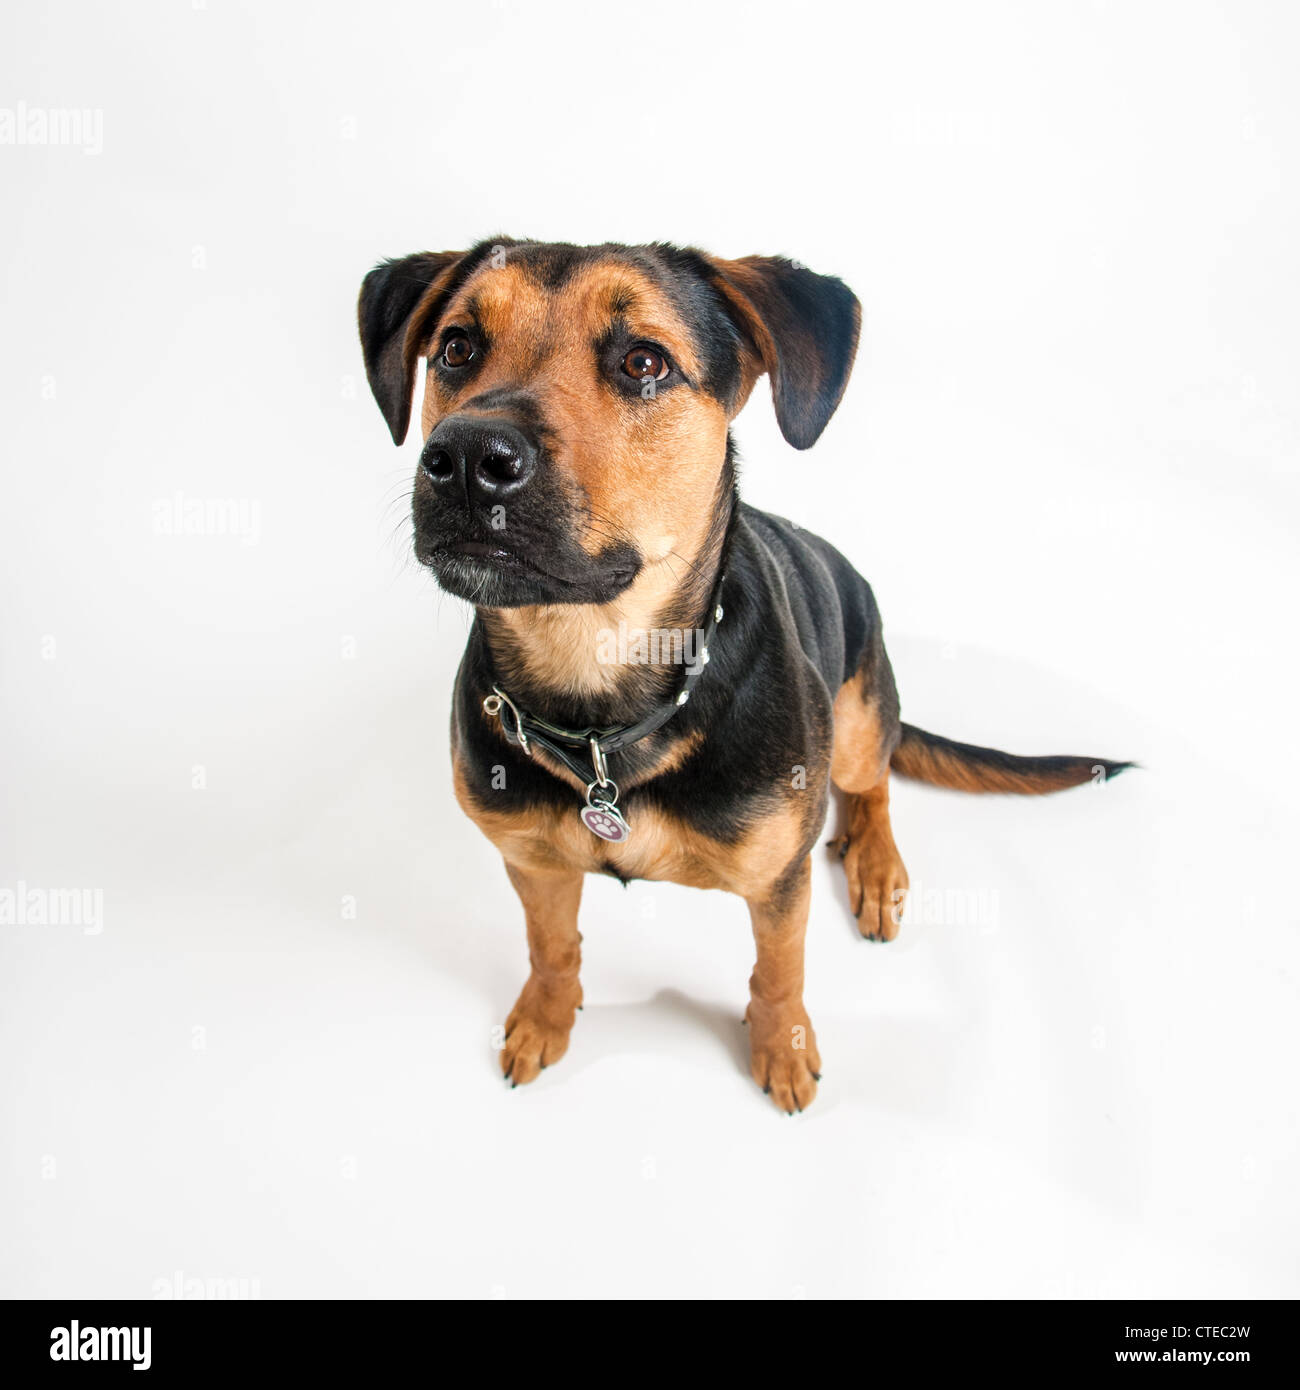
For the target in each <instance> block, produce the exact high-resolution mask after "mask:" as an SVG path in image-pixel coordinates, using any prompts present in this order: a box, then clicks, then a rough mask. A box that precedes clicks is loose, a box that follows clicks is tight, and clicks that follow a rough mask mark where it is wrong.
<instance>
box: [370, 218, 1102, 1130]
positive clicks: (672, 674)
mask: <svg viewBox="0 0 1300 1390" xmlns="http://www.w3.org/2000/svg"><path fill="white" fill-rule="evenodd" d="M359 317H360V328H361V340H362V346H363V349H364V354H365V361H366V370H367V374H368V376H369V379H370V384H371V387H372V389H373V390H374V393H375V397H376V399H377V400H378V402H379V406H380V409H381V410H382V411H383V413H384V417H385V419H386V420H387V421H388V426H389V428H390V430H391V431H392V434H393V439H394V440H395V441H396V442H397V443H399V444H400V443H401V442H402V440H403V439H404V438H405V435H406V431H407V425H408V421H409V417H410V412H411V401H412V396H413V392H414V387H415V380H416V372H417V370H418V367H419V363H420V360H421V359H427V376H426V385H425V391H424V410H423V431H424V436H425V443H424V450H423V453H422V454H421V456H420V466H419V469H418V472H417V475H416V480H415V489H414V494H413V508H414V517H415V546H416V553H417V556H418V558H419V560H420V561H421V563H423V564H425V565H427V566H428V567H429V568H430V569H431V570H432V571H433V573H434V575H435V576H436V577H437V579H438V582H439V583H440V584H441V585H442V587H443V588H444V589H447V590H448V591H449V592H451V593H453V594H457V595H459V596H460V597H462V598H465V599H468V600H469V601H470V602H471V603H473V604H474V605H475V608H476V612H477V617H476V621H475V623H474V625H473V629H472V631H471V633H470V637H469V644H468V646H467V648H466V651H465V655H464V659H463V661H462V663H461V667H460V674H459V676H458V679H457V684H456V692H455V697H454V702H453V716H452V758H453V763H454V779H455V787H456V795H457V798H458V799H459V801H460V804H461V806H462V807H463V808H464V810H465V812H466V813H467V814H468V815H469V817H470V818H471V819H472V820H473V821H474V822H475V823H476V824H477V825H478V826H479V828H480V829H481V830H482V831H483V832H484V834H486V835H487V836H488V838H489V839H490V840H491V841H492V842H493V843H494V844H495V845H496V846H497V848H498V849H499V850H500V851H501V854H502V856H503V857H504V859H505V864H506V872H507V873H508V874H509V876H510V881H511V882H512V883H513V884H514V886H515V889H516V891H517V892H518V894H519V897H520V898H521V900H522V901H523V905H524V914H525V917H526V921H527V929H528V952H529V959H530V961H531V965H532V971H531V974H530V975H529V978H528V981H527V983H526V984H525V985H524V988H523V992H522V993H521V994H520V996H519V999H518V1000H517V1002H516V1003H515V1006H514V1009H513V1010H512V1011H511V1013H510V1016H509V1019H508V1021H507V1025H506V1030H507V1031H506V1040H505V1046H504V1050H503V1052H502V1056H501V1062H502V1067H503V1069H504V1071H505V1074H506V1076H507V1077H508V1078H509V1079H510V1080H511V1081H512V1082H514V1083H515V1084H518V1083H521V1082H526V1081H532V1080H533V1079H534V1078H535V1077H536V1076H537V1074H538V1072H539V1071H540V1070H541V1069H542V1068H543V1067H546V1066H549V1065H550V1064H551V1063H553V1062H557V1061H559V1059H560V1058H561V1057H562V1056H563V1055H564V1052H565V1050H566V1048H567V1047H568V1044H569V1032H570V1029H571V1028H572V1027H573V1022H574V1015H575V1011H576V1010H577V1009H578V1008H579V1007H580V1005H581V1003H582V987H581V985H580V984H579V982H578V969H579V942H580V940H581V937H580V935H579V933H578V901H579V898H580V896H581V893H582V881H583V875H584V874H587V873H606V874H612V875H614V876H615V877H617V878H619V879H622V880H624V881H626V880H629V879H634V878H647V879H670V880H672V881H674V882H677V883H685V884H690V885H692V886H694V887H699V888H724V889H727V890H728V891H730V892H733V893H738V894H740V896H741V897H743V898H744V899H745V901H746V902H747V903H748V905H749V909H750V913H751V916H752V919H753V928H754V939H755V942H756V943H757V964H756V965H755V968H754V973H753V977H752V978H751V980H750V1002H749V1008H748V1010H747V1013H746V1018H747V1021H748V1023H749V1027H750V1052H751V1066H752V1071H753V1075H754V1079H755V1080H756V1081H757V1082H758V1083H759V1085H760V1086H762V1087H763V1089H764V1090H765V1091H767V1092H768V1093H769V1094H770V1095H771V1097H772V1099H773V1100H774V1101H775V1102H776V1104H777V1105H778V1106H779V1107H780V1108H781V1109H782V1110H785V1111H788V1112H793V1111H794V1110H796V1109H803V1108H804V1107H806V1106H807V1105H808V1104H809V1103H810V1102H811V1101H812V1099H813V1097H814V1095H815V1094H816V1090H817V1081H818V1074H819V1072H820V1069H821V1062H820V1060H819V1057H818V1052H817V1043H816V1040H815V1038H814V1035H813V1030H812V1025H811V1023H810V1022H809V1019H808V1015H807V1013H806V1012H805V1010H804V1005H803V997H802V996H803V956H804V927H805V923H806V921H807V916H808V901H809V881H810V862H811V861H810V857H809V856H810V851H811V850H812V848H813V846H814V845H815V844H816V842H817V839H818V836H819V834H820V832H821V829H822V825H823V822H824V820H825V817H826V810H827V800H828V795H829V784H830V783H831V782H834V783H835V785H836V786H837V787H839V788H840V789H841V790H842V791H844V792H846V793H847V794H848V797H849V808H850V811H849V821H848V830H847V833H846V834H845V835H844V837H843V839H842V841H841V842H840V848H841V853H842V858H843V863H844V870H845V873H846V874H847V875H848V880H849V894H850V898H851V901H852V905H853V910H854V912H855V914H856V915H857V919H858V924H859V927H860V930H861V932H862V934H863V935H864V936H866V937H868V938H869V939H871V940H874V941H888V940H890V939H891V938H893V937H894V936H895V935H896V934H897V931H898V912H899V907H900V904H901V899H902V896H903V893H904V891H905V889H906V887H907V873H906V871H905V870H904V868H903V863H902V860H901V859H900V858H899V855H898V850H897V849H896V848H895V845H894V838H893V835H892V833H891V831H890V825H889V775H890V772H891V771H893V772H897V773H898V774H900V775H901V776H903V777H914V778H919V779H921V780H922V781H926V782H932V783H934V784H936V785H938V786H942V787H952V788H958V789H962V790H966V791H983V792H989V791H998V792H1048V791H1056V790H1058V789H1060V788H1063V787H1071V786H1076V785H1078V784H1079V783H1082V782H1086V781H1089V780H1098V779H1100V778H1103V777H1109V776H1111V775H1113V774H1114V773H1116V772H1118V771H1120V770H1122V769H1123V768H1124V767H1126V766H1128V764H1125V763H1113V762H1107V761H1105V760H1103V759H1100V758H1080V757H1050V758H1021V757H1014V756H1012V755H1010V754H1007V753H1000V752H996V751H994V750H991V749H987V748H975V747H971V746H969V745H966V744H960V743H953V742H951V741H949V740H947V739H944V738H939V737H937V736H935V735H933V734H928V733H925V732H923V731H922V730H920V729H916V728H913V727H912V726H911V725H908V724H903V723H900V722H899V712H898V696H897V694H896V692H895V688H894V678H893V674H892V672H891V670H890V666H889V660H888V658H887V657H886V655H885V648H884V643H883V641H882V637H881V624H880V616H879V614H878V612H877V609H876V604H875V600H874V599H873V597H872V593H871V589H870V588H869V587H868V585H867V583H866V581H865V580H864V579H862V578H861V576H860V575H858V573H857V572H856V571H855V570H854V569H853V567H852V566H851V565H850V564H849V562H848V561H847V560H845V559H844V558H843V556H841V555H840V554H839V553H838V552H837V551H836V550H834V549H833V548H832V547H831V546H830V545H828V544H827V543H826V542H825V541H823V540H820V539H818V538H817V537H816V536H812V535H809V534H808V533H807V532H804V531H800V530H798V529H797V528H796V527H794V526H792V525H791V524H790V523H789V522H786V521H781V520H778V519H777V518H775V517H771V516H768V515H766V514H765V513H763V512H759V511H755V510H754V509H753V508H752V507H748V506H745V505H744V504H742V503H741V502H740V501H739V500H738V498H737V495H736V470H735V461H734V453H733V447H732V441H731V436H730V432H729V425H730V422H731V420H732V418H733V417H734V416H735V415H736V413H737V412H738V411H739V410H740V408H741V407H742V406H743V405H744V404H745V401H746V399H747V398H748V396H749V394H750V391H751V390H752V389H753V386H754V383H755V381H756V380H757V379H758V377H760V376H761V375H762V374H763V373H764V372H766V373H767V375H768V377H769V379H770V381H771V385H772V396H773V400H774V402H775V405H776V415H777V420H778V422H779V424H780V427H781V431H782V433H783V434H784V435H785V437H786V439H787V440H788V441H789V442H790V443H791V444H792V445H794V447H795V448H797V449H807V448H809V447H810V446H811V445H812V444H814V443H815V442H816V440H817V438H818V436H819V435H820V434H821V432H822V430H823V429H824V428H825V426H826V423H827V421H828V420H829V419H830V417H831V415H832V413H833V412H834V410H835V408H836V406H837V405H838V404H839V401H840V397H841V396H842V395H843V392H844V388H845V384H846V383H847V381H848V376H849V371H850V368H851V367H852V364H853V357H854V352H855V350H856V347H857V341H858V324H859V306H858V302H857V300H856V299H855V298H854V296H853V294H852V293H851V292H850V291H849V290H848V289H847V288H846V287H845V286H844V285H843V284H842V283H841V282H840V281H839V280H836V279H833V278H830V277H827V276H822V275H815V274H813V273H812V272H811V271H809V270H807V269H805V268H804V267H802V266H800V265H798V264H797V263H795V262H791V261H787V260H781V259H777V258H773V257H764V256H753V257H746V258H744V259H742V260H734V261H727V260H719V259H715V258H714V257H711V256H707V255H704V254H702V253H701V252H698V251H693V250H682V249H679V248H677V247H673V246H665V245H653V246H632V247H629V246H616V245H607V246H595V247H577V246H568V245H549V244H539V243H535V242H519V241H512V240H500V241H497V242H491V243H484V244H482V245H480V246H477V247H475V248H474V249H473V250H471V251H467V252H460V251H456V252H441V253H433V254H430V253H426V254H419V255H413V256H408V257H406V258H404V259H402V260H396V261H388V262H385V263H384V264H382V265H380V266H378V267H377V268H376V269H375V270H373V271H371V273H370V274H369V275H368V276H367V277H366V279H365V283H364V286H363V287H362V291H361V302H360V311H359ZM611 634H619V637H618V639H617V640H612V638H611ZM701 643H702V645H700V644H701Z"/></svg>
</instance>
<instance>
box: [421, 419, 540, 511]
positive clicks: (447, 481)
mask: <svg viewBox="0 0 1300 1390" xmlns="http://www.w3.org/2000/svg"><path fill="white" fill-rule="evenodd" d="M420 467H421V468H422V469H423V470H424V471H425V473H426V474H427V475H428V477H429V480H430V481H431V482H432V483H433V485H434V486H435V487H436V488H437V489H438V491H439V492H440V493H445V494H447V495H449V496H450V495H458V496H460V497H463V498H464V499H465V501H466V502H503V501H504V500H505V499H506V498H507V497H513V496H514V495H515V493H517V492H519V491H520V490H521V489H522V488H523V487H525V486H526V485H527V483H528V480H529V478H531V477H532V476H533V474H534V472H536V470H537V448H536V446H535V445H534V444H533V443H532V441H531V440H529V438H528V437H527V436H526V435H525V434H524V432H523V431H522V430H518V429H516V428H515V427H514V426H513V425H511V424H507V423H506V422H505V421H504V420H484V419H473V418H470V417H468V416H456V415H451V416H449V417H448V418H447V419H445V420H443V421H442V423H441V424H439V425H438V426H437V427H436V428H435V429H434V431H433V433H432V434H430V435H429V438H428V439H427V440H426V441H425V444H424V452H423V453H422V454H421V455H420Z"/></svg>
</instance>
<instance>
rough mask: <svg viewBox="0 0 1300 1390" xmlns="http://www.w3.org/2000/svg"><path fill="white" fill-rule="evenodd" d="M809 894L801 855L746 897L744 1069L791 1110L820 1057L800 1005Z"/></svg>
mask: <svg viewBox="0 0 1300 1390" xmlns="http://www.w3.org/2000/svg"><path fill="white" fill-rule="evenodd" d="M811 896H812V861H811V859H809V858H808V857H807V856H806V855H805V856H804V858H803V859H802V860H800V862H799V863H798V864H797V865H796V866H795V867H794V868H793V869H791V870H790V871H789V872H788V873H786V874H785V875H783V876H782V877H781V878H780V879H778V880H777V882H776V883H774V884H772V885H770V886H769V887H767V888H766V889H765V890H764V891H763V893H761V894H760V895H758V896H756V897H753V898H747V899H746V901H747V902H748V904H749V915H750V919H751V920H752V922H753V925H754V943H755V945H756V946H757V948H758V959H757V961H756V963H755V965H754V973H753V975H752V976H751V977H750V980H749V1008H748V1009H747V1010H746V1011H745V1022H746V1023H748V1024H749V1069H750V1071H751V1072H752V1073H753V1076H754V1080H755V1081H757V1082H758V1084H759V1085H760V1086H761V1087H762V1088H763V1090H764V1091H766V1092H767V1094H768V1095H770V1096H771V1097H772V1100H773V1101H774V1102H775V1103H776V1105H777V1106H778V1108H780V1109H781V1110H784V1111H785V1112H786V1113H787V1114H789V1115H793V1114H794V1112H795V1111H796V1110H805V1109H807V1107H808V1106H810V1105H811V1104H812V1102H813V1100H814V1098H815V1097H816V1095H817V1082H818V1081H819V1080H820V1079H821V1076H820V1073H821V1066H822V1064H821V1058H820V1057H819V1056H818V1054H817V1039H816V1037H815V1036H814V1034H813V1029H812V1024H811V1023H810V1022H809V1020H808V1014H807V1013H806V1011H805V1010H804V1006H803V944H804V930H805V928H806V927H807V925H808V904H809V901H810V898H811Z"/></svg>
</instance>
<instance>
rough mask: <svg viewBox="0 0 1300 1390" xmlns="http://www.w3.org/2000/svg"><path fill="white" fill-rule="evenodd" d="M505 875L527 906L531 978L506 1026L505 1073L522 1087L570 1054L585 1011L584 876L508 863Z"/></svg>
mask: <svg viewBox="0 0 1300 1390" xmlns="http://www.w3.org/2000/svg"><path fill="white" fill-rule="evenodd" d="M506 872H507V873H508V874H509V875H510V882H511V883H513V884H514V886H515V892H516V893H518V894H519V899H520V901H521V902H522V903H523V905H524V917H525V919H526V923H527V928H528V959H529V962H530V964H531V965H532V972H531V974H530V975H529V976H528V982H527V983H526V984H525V985H524V987H523V990H522V991H521V992H520V995H519V998H518V999H517V1000H516V1001H515V1006H514V1008H513V1009H511V1010H510V1017H509V1018H508V1019H507V1020H506V1037H505V1045H504V1047H503V1048H502V1050H501V1070H502V1071H503V1072H505V1074H506V1079H507V1080H508V1081H510V1082H511V1083H512V1084H513V1085H515V1086H522V1085H523V1084H524V1083H525V1082H528V1081H532V1080H534V1079H535V1078H536V1076H537V1075H538V1073H539V1072H540V1071H541V1070H542V1069H543V1068H544V1067H549V1066H550V1065H551V1064H552V1063H553V1062H558V1061H559V1060H560V1058H561V1057H563V1056H564V1054H565V1052H567V1051H568V1048H569V1033H570V1031H571V1030H572V1028H573V1020H574V1016H575V1013H576V1011H577V1010H578V1009H580V1008H581V1007H582V986H581V985H580V984H579V983H578V970H579V967H580V965H581V963H582V947H581V942H582V937H581V935H580V934H579V932H578V903H579V901H580V900H581V898H582V875H581V874H580V873H572V872H568V871H555V872H543V871H540V870H537V869H529V868H522V867H520V866H519V865H517V864H511V863H510V861H509V860H507V861H506Z"/></svg>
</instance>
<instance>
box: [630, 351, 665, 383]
mask: <svg viewBox="0 0 1300 1390" xmlns="http://www.w3.org/2000/svg"><path fill="white" fill-rule="evenodd" d="M623 370H624V371H625V372H626V373H627V374H628V376H630V377H631V378H632V380H633V381H647V380H654V381H662V380H663V379H664V377H666V376H667V375H668V363H667V362H666V361H665V360H664V355H663V353H662V352H660V351H658V349H656V348H652V347H644V346H643V347H634V348H633V349H632V351H631V352H629V353H628V355H627V356H626V357H625V358H624V359H623Z"/></svg>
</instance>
